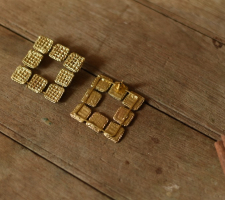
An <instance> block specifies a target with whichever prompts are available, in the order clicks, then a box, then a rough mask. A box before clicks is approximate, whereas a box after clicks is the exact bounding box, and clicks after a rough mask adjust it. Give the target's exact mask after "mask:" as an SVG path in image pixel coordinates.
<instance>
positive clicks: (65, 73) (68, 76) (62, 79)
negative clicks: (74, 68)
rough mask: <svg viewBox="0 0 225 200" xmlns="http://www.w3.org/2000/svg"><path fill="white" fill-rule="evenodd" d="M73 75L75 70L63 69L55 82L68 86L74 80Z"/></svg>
mask: <svg viewBox="0 0 225 200" xmlns="http://www.w3.org/2000/svg"><path fill="white" fill-rule="evenodd" d="M73 77H74V74H73V72H71V71H69V70H66V69H61V70H60V71H59V73H58V75H57V77H56V79H55V82H56V83H57V84H59V85H61V86H63V87H67V86H68V85H69V84H70V83H71V81H72V80H73Z"/></svg>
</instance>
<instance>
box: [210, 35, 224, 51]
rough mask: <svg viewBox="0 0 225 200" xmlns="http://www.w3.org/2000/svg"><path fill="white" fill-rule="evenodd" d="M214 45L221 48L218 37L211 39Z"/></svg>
mask: <svg viewBox="0 0 225 200" xmlns="http://www.w3.org/2000/svg"><path fill="white" fill-rule="evenodd" d="M212 41H213V44H214V46H215V47H216V48H217V49H219V48H222V46H223V44H222V43H221V42H219V41H218V39H217V38H216V39H212Z"/></svg>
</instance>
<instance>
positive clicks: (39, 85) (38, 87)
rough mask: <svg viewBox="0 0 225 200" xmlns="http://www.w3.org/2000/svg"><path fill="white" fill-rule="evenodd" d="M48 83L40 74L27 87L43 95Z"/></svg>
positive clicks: (35, 75) (34, 76)
mask: <svg viewBox="0 0 225 200" xmlns="http://www.w3.org/2000/svg"><path fill="white" fill-rule="evenodd" d="M47 83H48V81H47V80H46V79H45V78H43V77H41V76H39V75H38V74H34V75H33V77H32V78H31V80H30V82H28V84H27V87H28V88H29V89H31V90H32V91H34V92H36V93H41V92H42V91H43V89H44V88H45V86H46V85H47Z"/></svg>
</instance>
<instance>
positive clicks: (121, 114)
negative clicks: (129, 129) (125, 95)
mask: <svg viewBox="0 0 225 200" xmlns="http://www.w3.org/2000/svg"><path fill="white" fill-rule="evenodd" d="M133 118H134V113H133V112H131V111H129V109H127V108H125V107H120V108H119V109H118V110H117V111H116V114H115V115H114V116H113V119H114V120H115V121H116V122H118V123H119V124H122V125H123V126H128V125H129V124H130V122H131V121H132V119H133Z"/></svg>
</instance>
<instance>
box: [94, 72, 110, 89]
mask: <svg viewBox="0 0 225 200" xmlns="http://www.w3.org/2000/svg"><path fill="white" fill-rule="evenodd" d="M112 83H113V80H112V79H111V78H108V77H106V76H104V75H100V76H99V75H98V76H97V77H96V78H95V80H94V81H93V82H92V84H91V87H95V89H96V90H98V91H99V92H106V91H107V90H108V89H109V88H110V86H111V85H112Z"/></svg>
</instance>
